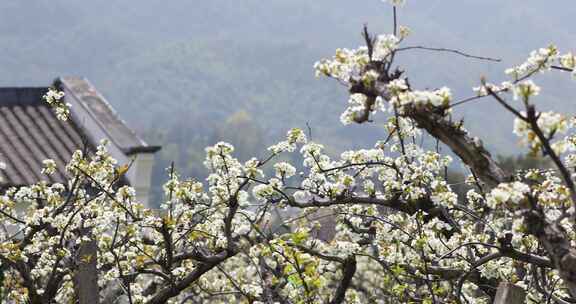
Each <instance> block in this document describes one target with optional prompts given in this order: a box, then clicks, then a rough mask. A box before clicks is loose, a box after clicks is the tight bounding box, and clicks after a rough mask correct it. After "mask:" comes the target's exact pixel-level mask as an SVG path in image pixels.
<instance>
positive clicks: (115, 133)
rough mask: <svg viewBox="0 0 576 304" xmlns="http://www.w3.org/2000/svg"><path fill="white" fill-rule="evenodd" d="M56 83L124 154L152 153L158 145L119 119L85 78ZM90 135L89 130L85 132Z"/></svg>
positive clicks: (64, 78) (61, 79)
mask: <svg viewBox="0 0 576 304" xmlns="http://www.w3.org/2000/svg"><path fill="white" fill-rule="evenodd" d="M57 84H58V86H59V87H61V88H62V89H63V90H64V91H66V92H69V93H70V94H68V96H67V97H66V98H74V99H75V100H76V101H78V103H77V104H78V105H79V106H81V107H83V110H84V111H85V112H86V113H88V115H90V117H91V118H92V120H93V121H95V122H96V124H97V125H98V127H99V128H101V130H102V131H103V132H104V133H105V134H106V136H107V137H108V139H109V140H110V141H112V142H113V143H114V144H115V145H116V146H117V147H118V148H120V150H121V151H122V152H123V153H124V154H126V155H132V154H135V153H154V152H156V151H158V150H160V147H159V146H150V145H148V144H147V143H145V142H144V141H143V140H142V139H141V138H140V137H138V135H136V133H135V132H134V131H133V130H132V129H130V128H129V127H128V126H127V125H126V122H125V121H123V120H122V119H120V117H119V116H118V114H117V113H116V112H115V111H114V109H113V108H112V106H111V105H110V103H108V101H107V100H106V99H105V98H104V97H103V96H102V95H101V94H100V93H99V92H98V91H97V90H96V88H94V86H93V85H92V84H91V83H90V82H89V81H88V80H86V79H85V78H81V77H62V78H60V79H58V80H57ZM87 133H88V135H90V132H87Z"/></svg>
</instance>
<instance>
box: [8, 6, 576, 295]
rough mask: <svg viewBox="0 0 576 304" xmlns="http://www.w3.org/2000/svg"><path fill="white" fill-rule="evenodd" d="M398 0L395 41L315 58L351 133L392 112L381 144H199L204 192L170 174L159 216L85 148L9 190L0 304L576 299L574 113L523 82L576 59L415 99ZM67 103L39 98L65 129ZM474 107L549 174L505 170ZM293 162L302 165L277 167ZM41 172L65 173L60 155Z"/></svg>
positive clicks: (298, 139)
mask: <svg viewBox="0 0 576 304" xmlns="http://www.w3.org/2000/svg"><path fill="white" fill-rule="evenodd" d="M402 4H403V1H392V5H393V6H392V9H393V10H394V24H395V26H394V32H393V33H391V34H386V35H378V36H373V35H371V34H370V33H369V32H368V30H367V29H365V31H364V38H365V42H366V45H365V46H362V47H360V48H358V49H355V50H348V49H339V50H337V51H336V55H335V56H334V57H332V58H329V59H324V60H321V61H319V62H318V63H317V64H316V66H315V69H316V72H317V74H318V75H319V76H327V77H330V78H333V79H336V80H337V81H338V82H339V83H341V84H342V85H343V86H345V87H346V88H347V89H348V91H349V93H350V99H349V102H348V106H347V108H346V109H345V111H344V113H343V114H342V116H341V120H342V122H343V123H344V124H351V123H365V122H370V121H372V117H373V115H374V114H376V113H379V112H383V113H385V114H386V115H385V116H386V117H387V118H386V124H385V126H386V130H387V133H388V136H387V137H386V138H383V140H381V141H379V142H377V143H376V144H375V145H374V147H371V148H367V149H361V150H354V151H347V152H344V153H342V154H341V155H340V156H339V157H335V158H334V157H330V156H329V155H327V154H325V153H324V151H323V146H322V145H321V144H319V143H316V142H312V141H310V140H308V139H307V136H306V133H305V132H304V131H302V130H300V129H292V130H290V131H289V132H288V133H287V137H286V139H285V140H283V141H281V142H279V143H278V144H276V145H273V146H271V147H269V148H268V150H267V154H266V156H264V157H262V158H253V159H250V160H248V161H246V162H244V163H242V162H240V161H239V160H238V159H236V158H235V157H234V148H233V147H232V146H231V145H229V144H226V143H218V144H216V145H214V146H212V147H208V148H207V149H206V161H205V165H206V167H207V168H208V169H209V170H210V172H211V174H210V176H209V177H208V178H207V180H206V181H205V182H202V181H198V180H195V179H187V178H184V177H181V176H179V175H178V173H177V171H176V170H175V169H174V168H171V170H170V174H169V180H168V181H167V183H166V184H165V185H164V190H165V193H166V199H165V201H164V202H163V203H162V205H161V210H148V209H146V208H144V207H143V206H142V205H141V204H139V203H138V202H137V201H135V193H134V190H133V189H132V188H130V187H128V186H119V185H118V184H119V180H120V179H121V176H122V174H124V173H125V171H126V169H129V168H128V167H127V166H118V165H117V164H116V161H115V160H114V159H112V158H111V157H110V155H109V154H108V152H107V150H106V143H102V145H100V146H99V147H98V148H97V149H96V151H95V152H93V153H92V152H88V151H77V152H76V153H75V154H74V155H73V158H72V160H71V161H70V163H69V164H68V166H67V172H68V175H69V181H68V183H66V184H53V185H49V184H45V183H39V184H36V185H31V186H28V187H22V188H18V189H16V188H14V189H9V190H8V191H6V193H5V194H4V195H2V196H1V197H0V219H1V221H2V226H3V229H2V230H0V263H1V270H2V276H1V294H0V299H1V301H2V303H34V304H37V303H77V302H79V303H130V304H136V303H147V304H159V303H212V302H213V303H235V302H239V303H393V302H400V303H407V302H410V303H491V302H492V301H493V299H494V297H495V294H496V290H497V288H498V286H499V285H500V283H502V282H507V283H510V284H514V285H515V286H517V287H518V288H522V289H524V290H525V291H526V293H527V296H526V300H527V301H528V302H530V303H544V302H549V303H554V302H555V303H573V302H574V301H575V300H576V243H575V242H576V230H575V227H576V226H575V216H576V214H575V210H574V203H575V202H576V187H575V185H574V177H575V175H574V169H575V167H576V154H574V151H576V136H575V135H574V129H573V128H574V125H575V123H576V121H575V119H574V118H570V117H567V116H565V115H563V114H557V113H552V112H542V111H538V110H536V106H535V103H534V99H536V98H537V96H538V94H539V93H540V88H539V87H538V86H537V85H536V84H535V83H534V82H533V81H532V80H530V78H531V77H532V76H534V75H536V74H539V73H543V72H546V71H550V70H558V71H559V72H568V73H571V74H572V75H573V76H576V73H575V72H574V68H575V66H576V57H575V56H574V55H573V54H570V53H567V54H561V53H560V52H559V51H558V50H557V48H556V47H554V46H549V47H546V48H543V49H540V50H537V51H534V52H533V53H532V54H530V57H529V58H528V59H527V60H526V61H525V62H524V63H522V64H520V65H518V66H515V67H513V68H510V69H508V70H507V71H506V74H508V75H509V76H510V80H509V81H508V82H504V83H501V84H493V83H490V82H488V81H487V80H484V79H483V80H481V81H480V82H479V87H478V88H476V89H475V90H476V95H475V96H473V97H469V98H465V99H462V100H453V97H452V94H451V92H450V89H448V88H446V87H444V88H440V89H437V90H420V89H417V88H414V87H412V86H411V85H410V83H409V81H408V78H407V77H406V73H405V72H404V71H402V70H401V69H400V68H399V67H397V66H396V64H395V58H397V57H399V56H401V55H402V54H403V53H404V52H408V51H410V50H412V49H414V48H423V47H410V46H403V43H404V41H405V40H406V39H407V38H408V36H409V33H410V31H409V30H408V28H406V27H403V26H396V25H397V20H396V10H397V9H398V7H399V6H401V5H402ZM425 49H428V50H431V51H448V52H452V53H457V54H460V55H464V56H468V57H476V58H478V59H487V58H481V57H477V56H472V55H468V54H465V53H462V52H460V51H457V50H447V49H431V48H425ZM61 97H62V95H61V94H60V93H58V92H55V91H50V92H49V93H48V94H47V95H46V96H45V98H46V101H47V102H49V103H50V104H52V105H54V106H55V107H56V111H57V113H58V114H59V117H60V118H62V119H66V118H67V116H68V111H67V108H66V105H65V104H64V103H62V102H61V101H60V99H61ZM480 98H491V99H494V100H495V101H496V102H498V103H500V104H501V105H502V106H503V109H504V110H506V111H510V112H511V113H513V114H514V115H515V117H516V118H515V122H514V126H513V128H514V132H515V133H516V134H517V135H518V136H520V137H521V139H522V141H523V142H524V143H525V144H526V145H527V146H528V148H529V150H530V152H531V153H535V154H538V153H541V154H542V155H544V156H546V157H549V158H550V159H551V160H552V162H553V164H554V165H555V167H554V168H550V169H549V170H539V169H533V170H527V171H522V172H512V173H508V172H504V171H503V170H502V169H501V168H500V167H499V165H498V163H497V162H496V161H494V160H493V158H492V156H491V155H490V153H489V152H488V151H487V150H486V149H485V148H484V147H483V146H482V144H481V141H480V140H479V139H478V138H476V137H474V136H473V135H471V134H469V133H468V132H467V131H466V130H465V129H464V127H463V125H462V123H459V122H454V121H452V119H451V113H452V110H453V106H454V105H456V104H459V103H462V102H467V101H470V100H475V99H480ZM510 99H513V100H517V101H519V104H521V105H522V107H521V108H517V107H515V106H514V104H513V103H511V102H510ZM517 103H518V102H517ZM422 136H432V137H433V138H435V139H437V140H438V141H439V142H441V143H443V144H444V145H446V146H447V147H449V148H450V149H451V151H452V152H453V154H452V155H453V156H456V159H457V161H458V162H462V163H463V164H464V165H465V166H466V167H467V168H468V169H469V174H470V176H469V177H468V178H467V179H466V182H467V183H468V185H469V190H468V192H467V193H466V194H465V195H458V194H457V193H455V192H454V191H453V190H452V187H451V186H453V185H451V184H449V183H448V182H447V180H446V174H445V173H446V170H447V169H446V168H447V166H448V165H449V164H450V163H451V162H452V158H451V157H450V156H448V155H441V154H440V153H439V152H438V151H429V150H426V149H425V148H424V147H422V146H421V145H419V144H418V143H419V142H420V140H419V138H421V137H422ZM290 153H294V154H299V155H300V156H301V159H302V160H303V163H302V164H290V163H288V162H286V161H284V160H283V159H285V158H282V157H283V155H285V154H290ZM44 165H45V168H44V170H43V173H44V174H52V173H53V172H54V170H55V168H54V166H55V164H54V162H51V161H45V162H44ZM297 168H301V169H297ZM299 170H301V171H302V172H298V173H297V171H299ZM268 172H271V173H268ZM265 173H268V174H265ZM326 230H332V231H331V233H328V234H329V235H328V236H326V233H321V232H326Z"/></svg>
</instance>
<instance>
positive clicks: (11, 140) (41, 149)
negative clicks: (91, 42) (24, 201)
mask: <svg viewBox="0 0 576 304" xmlns="http://www.w3.org/2000/svg"><path fill="white" fill-rule="evenodd" d="M47 90H48V88H45V87H42V88H0V160H1V161H3V162H5V163H6V169H5V170H0V176H1V177H2V185H3V186H4V187H5V186H22V185H29V184H32V183H35V182H38V181H41V180H44V181H47V182H48V183H54V182H63V181H64V180H65V179H64V172H65V171H64V170H65V164H66V162H68V160H69V159H70V158H71V156H72V153H73V152H74V151H75V150H77V149H83V148H84V146H85V145H86V144H88V145H90V144H89V143H88V142H87V140H84V139H83V138H86V137H85V136H84V132H83V131H82V130H81V129H80V128H79V127H78V126H76V125H75V124H74V123H73V122H72V121H67V122H62V121H60V120H58V119H57V118H56V116H55V115H54V113H53V112H52V110H51V109H50V108H49V106H48V105H47V104H46V103H44V101H43V100H42V95H44V93H46V91H47ZM48 158H51V159H53V160H54V161H55V162H56V165H57V172H56V173H55V174H54V175H52V176H50V177H48V176H45V175H42V174H41V173H40V171H41V170H42V161H43V160H45V159H48Z"/></svg>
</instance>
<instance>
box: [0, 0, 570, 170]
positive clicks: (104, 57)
mask: <svg viewBox="0 0 576 304" xmlns="http://www.w3.org/2000/svg"><path fill="white" fill-rule="evenodd" d="M390 11H391V10H390V8H389V6H388V5H386V4H383V3H382V1H380V0H363V1H350V0H315V1H310V0H291V1H288V0H266V1H265V0H242V1H238V0H209V1H193V0H171V1H161V0H139V1H133V0H106V1H77V0H52V1H45V0H29V1H20V0H5V1H0V25H1V26H0V45H1V46H2V47H0V85H3V86H7V85H34V84H37V85H45V84H46V82H48V81H49V80H51V79H53V78H55V77H56V76H58V75H66V74H73V75H83V76H86V77H87V78H89V79H90V80H91V81H92V82H93V83H94V84H95V85H96V87H98V88H99V89H100V90H102V92H104V94H105V95H106V96H107V97H108V99H109V100H110V101H111V102H112V103H113V104H114V106H115V108H117V109H118V111H119V112H120V114H121V115H122V116H123V118H125V119H127V120H128V122H129V123H130V124H131V125H132V126H134V127H136V128H138V129H141V130H149V131H146V132H147V134H148V137H149V138H150V139H153V140H157V141H159V142H158V143H159V144H163V145H164V146H166V147H168V148H167V149H166V152H163V153H164V154H163V156H162V157H163V158H162V159H163V161H162V162H161V165H159V167H158V170H157V175H158V176H160V175H161V174H162V170H161V166H163V165H166V163H167V162H168V160H169V159H170V158H171V157H172V158H178V159H179V160H178V162H179V163H180V164H182V165H185V164H187V163H188V162H189V161H192V160H193V161H196V162H198V161H199V159H200V158H201V157H200V155H201V154H202V153H203V152H202V151H203V146H204V145H206V144H210V143H212V141H215V140H218V136H219V135H218V134H224V133H218V132H216V131H214V130H216V129H218V127H219V126H222V125H223V124H225V123H226V121H228V120H229V118H230V117H231V116H233V115H237V113H239V112H245V113H246V114H247V115H248V116H249V117H250V119H248V120H247V121H250V122H251V123H253V124H254V126H255V128H256V127H257V128H260V129H261V130H262V136H263V137H262V142H263V143H264V144H269V143H272V142H274V141H276V140H278V139H279V137H281V136H282V134H284V132H285V131H286V130H287V129H288V128H290V127H294V126H298V127H306V123H308V124H309V125H310V126H311V127H312V131H313V135H314V138H315V139H317V140H318V141H321V142H325V143H327V144H328V145H329V146H330V147H331V149H332V150H333V151H341V150H343V149H346V148H355V147H359V146H366V145H369V144H370V143H371V142H373V141H374V140H376V139H377V138H380V137H382V136H384V134H383V131H382V129H381V128H380V127H379V126H378V125H377V124H375V125H373V126H369V127H364V126H360V127H357V126H356V127H351V128H350V127H347V128H343V127H342V126H340V123H339V120H338V116H339V113H340V112H341V111H342V110H343V108H344V106H345V102H346V92H345V88H342V87H341V86H340V85H339V84H337V83H336V82H333V81H330V80H327V79H320V80H317V79H315V78H314V75H313V70H312V65H313V63H314V62H315V61H316V60H318V59H320V58H322V57H327V56H331V55H332V54H333V52H334V50H335V49H336V48H337V47H349V48H353V47H357V46H358V45H360V44H361V43H362V40H361V37H360V30H361V27H362V25H363V24H365V23H366V24H368V25H369V28H370V29H371V30H372V31H374V32H387V31H390V30H391V12H390ZM575 13H576V3H575V2H574V1H572V0H557V1H554V2H551V1H540V0H509V1H497V0H485V1H477V0H460V1H446V0H426V1H416V0H408V4H407V5H406V7H405V8H402V9H401V10H400V11H399V16H400V23H401V24H404V25H407V26H409V27H410V28H412V30H413V32H414V34H413V36H412V37H410V38H409V39H408V41H407V44H409V45H426V46H432V47H450V48H458V49H461V50H463V51H467V52H470V53H474V54H478V55H483V56H492V57H498V58H502V59H503V60H504V61H503V62H502V63H499V64H494V63H489V62H483V61H476V60H471V59H467V58H463V57H458V56H455V55H451V54H441V53H428V52H423V51H413V52H411V53H406V54H403V55H402V56H401V57H400V58H399V62H400V63H401V64H402V66H404V67H406V70H407V73H408V75H409V77H410V79H411V81H412V83H413V84H416V86H418V87H422V88H426V87H428V88H434V87H439V86H444V85H446V86H449V87H451V88H452V89H453V91H454V93H455V95H456V96H460V97H466V96H469V95H471V94H472V91H471V87H473V86H477V85H478V83H479V79H480V76H481V75H486V76H488V77H489V79H493V80H494V81H500V80H503V79H504V77H503V73H502V71H503V70H504V69H505V68H506V67H508V66H511V65H513V64H516V63H518V62H520V61H522V60H523V59H524V58H525V57H526V56H527V55H528V53H529V51H530V50H532V49H535V48H538V47H542V46H545V45H547V44H548V43H551V42H554V43H557V44H558V45H559V46H560V48H561V49H563V50H568V49H572V50H576V31H573V30H571V28H572V27H573V22H572V18H573V16H574V15H575ZM542 82H543V84H546V85H547V86H545V87H544V91H543V92H542V96H541V99H542V103H541V106H542V108H546V109H548V108H550V109H555V110H560V111H567V112H575V110H576V106H575V103H574V99H573V94H572V93H573V92H574V88H575V86H576V83H574V81H570V80H569V79H568V77H565V76H564V77H561V76H558V75H555V76H547V77H544V78H543V79H542ZM455 115H456V116H457V117H461V116H464V117H465V118H466V121H465V123H466V126H467V127H468V129H470V130H471V131H473V132H476V133H478V134H479V135H481V137H483V139H484V141H485V142H486V143H488V144H489V145H490V146H494V147H497V151H499V153H504V154H510V153H515V152H517V150H518V147H517V145H516V139H515V138H514V137H513V135H512V133H511V127H512V125H511V122H510V121H509V120H507V119H509V116H508V115H507V114H506V113H504V112H503V111H502V110H501V109H500V108H499V106H498V105H496V104H495V103H494V102H493V101H490V100H482V101H478V102H475V103H470V104H466V105H463V106H461V107H458V108H456V109H455ZM248 129H249V130H255V129H250V128H248ZM222 136H223V135H222ZM247 136H249V134H248V135H247ZM236 144H242V143H236ZM175 151H179V152H178V153H176V152H175ZM246 151H247V150H246ZM187 167H189V168H194V167H195V166H189V165H187ZM190 170H192V171H190V172H196V171H195V170H196V169H190Z"/></svg>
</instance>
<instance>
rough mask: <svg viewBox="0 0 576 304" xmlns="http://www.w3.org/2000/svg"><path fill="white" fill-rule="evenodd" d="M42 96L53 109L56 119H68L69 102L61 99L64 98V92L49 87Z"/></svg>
mask: <svg viewBox="0 0 576 304" xmlns="http://www.w3.org/2000/svg"><path fill="white" fill-rule="evenodd" d="M42 98H43V99H44V101H45V102H46V103H48V104H49V105H50V106H51V107H52V108H53V109H54V111H55V112H56V117H58V119H60V120H62V121H65V120H68V117H69V116H70V104H69V103H66V102H64V101H63V100H62V98H64V92H62V91H58V90H56V89H54V88H50V89H49V90H48V92H46V94H44V96H43V97H42Z"/></svg>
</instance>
